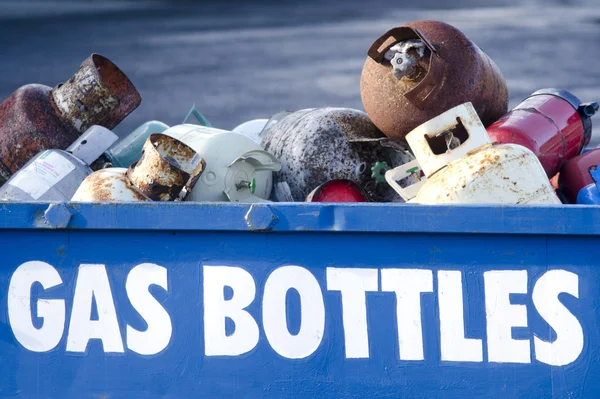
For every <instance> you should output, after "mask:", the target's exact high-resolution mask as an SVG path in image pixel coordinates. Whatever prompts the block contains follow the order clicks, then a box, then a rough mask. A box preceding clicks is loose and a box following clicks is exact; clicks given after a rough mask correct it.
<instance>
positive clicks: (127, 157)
mask: <svg viewBox="0 0 600 399" xmlns="http://www.w3.org/2000/svg"><path fill="white" fill-rule="evenodd" d="M192 117H194V118H192ZM194 119H195V121H194ZM188 121H189V122H188ZM183 123H194V124H199V125H202V126H210V122H209V121H208V120H207V119H206V118H205V117H204V116H203V115H202V114H201V113H200V112H199V111H198V110H197V109H196V104H194V105H192V108H191V109H190V111H189V112H188V113H187V115H186V117H185V119H184V120H183ZM168 128H169V126H168V125H166V124H164V123H162V122H160V121H148V122H145V123H143V124H142V125H140V126H138V127H137V128H136V129H135V130H134V131H133V132H131V133H130V134H128V135H127V136H125V137H124V138H123V139H122V140H121V141H119V142H118V143H117V144H116V145H115V146H114V147H112V148H111V149H109V150H108V151H106V152H105V153H104V154H103V155H102V156H101V157H100V158H99V159H98V161H97V162H96V163H95V164H94V165H92V169H94V170H98V169H101V168H110V167H117V168H127V167H129V166H130V165H131V164H132V163H134V162H136V161H138V160H139V159H140V157H141V156H142V147H143V146H144V144H145V143H146V140H148V137H150V135H151V134H153V133H162V132H164V131H165V130H167V129H168Z"/></svg>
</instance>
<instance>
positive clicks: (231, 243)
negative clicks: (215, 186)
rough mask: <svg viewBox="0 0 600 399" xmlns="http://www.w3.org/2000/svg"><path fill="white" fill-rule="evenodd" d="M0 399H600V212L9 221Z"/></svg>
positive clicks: (111, 211)
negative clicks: (386, 398)
mask: <svg viewBox="0 0 600 399" xmlns="http://www.w3.org/2000/svg"><path fill="white" fill-rule="evenodd" d="M0 228H1V229H0V250H1V253H2V258H1V259H2V263H1V268H0V397H2V398H13V397H19V398H192V397H207V398H217V397H218V398H221V397H228V398H233V397H235V398H258V397H274V398H317V397H328V398H371V397H393V398H400V397H411V398H437V397H444V398H471V397H494V398H505V397H506V398H515V397H522V398H598V395H599V392H600V361H598V359H599V358H600V350H599V348H600V317H599V313H598V308H599V306H600V289H599V287H600V284H599V282H600V267H599V263H598V248H600V207H598V206H577V205H574V206H555V207H536V206H521V207H503V206H489V207H488V206H456V205H455V206H421V205H404V204H363V205H351V204H335V205H334V204H321V203H312V204H305V203H298V204H230V203H227V204H204V203H195V204H194V203H161V204H158V203H134V204H114V203H106V204H82V203H53V204H44V203H28V204H24V203H21V204H15V203H6V204H2V205H0Z"/></svg>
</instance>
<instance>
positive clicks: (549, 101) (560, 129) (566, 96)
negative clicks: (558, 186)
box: [487, 89, 598, 177]
mask: <svg viewBox="0 0 600 399" xmlns="http://www.w3.org/2000/svg"><path fill="white" fill-rule="evenodd" d="M597 111H598V103H597V102H592V103H585V104H582V103H581V101H579V99H578V98H577V97H575V96H574V95H573V94H571V93H569V92H568V91H566V90H556V89H542V90H538V91H536V92H535V93H533V94H532V95H530V96H529V97H527V98H526V99H525V100H524V101H523V102H521V104H519V105H517V106H516V107H515V108H514V109H513V110H512V111H510V112H509V113H508V114H506V115H504V116H503V117H502V118H500V119H499V120H498V121H497V122H495V123H494V124H493V125H491V126H490V127H488V128H487V132H488V134H489V136H490V139H492V141H495V142H498V143H507V144H520V145H522V146H524V147H527V148H529V149H530V150H531V151H533V153H534V154H535V155H537V157H538V158H539V159H540V162H541V163H542V166H543V167H544V170H545V171H546V173H547V175H548V177H553V176H554V175H556V173H558V171H559V170H560V168H561V166H562V165H563V164H564V163H565V161H567V160H569V159H571V158H573V157H575V156H577V155H578V154H580V153H581V150H583V147H585V146H586V145H587V144H588V143H589V142H590V138H591V136H592V121H591V120H590V117H591V116H592V115H594V114H595V113H596V112H597Z"/></svg>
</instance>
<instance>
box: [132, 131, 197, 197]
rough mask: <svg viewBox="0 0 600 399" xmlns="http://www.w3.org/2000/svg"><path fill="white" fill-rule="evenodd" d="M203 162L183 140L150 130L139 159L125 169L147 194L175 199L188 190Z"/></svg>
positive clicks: (138, 186) (193, 183)
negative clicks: (151, 132)
mask: <svg viewBox="0 0 600 399" xmlns="http://www.w3.org/2000/svg"><path fill="white" fill-rule="evenodd" d="M205 166H206V163H205V162H204V160H203V159H202V158H201V157H200V156H199V155H198V154H197V153H196V151H194V150H193V149H191V148H190V147H189V146H187V145H186V144H184V143H182V142H181V141H179V140H177V139H175V138H173V137H169V136H166V135H164V134H152V135H150V137H148V140H147V141H146V144H144V147H143V149H142V157H141V158H140V160H139V161H138V162H136V163H134V164H133V165H131V166H130V167H129V169H128V170H127V177H128V179H129V180H130V181H131V183H132V184H134V185H135V186H136V187H137V188H138V189H139V190H140V191H141V192H142V193H143V194H144V195H145V196H147V197H148V198H150V199H152V200H155V201H174V200H176V199H184V198H185V197H186V196H187V195H188V194H189V192H190V191H191V189H192V188H193V187H194V185H195V184H196V182H197V181H198V178H199V177H200V175H201V174H202V172H203V170H204V168H205Z"/></svg>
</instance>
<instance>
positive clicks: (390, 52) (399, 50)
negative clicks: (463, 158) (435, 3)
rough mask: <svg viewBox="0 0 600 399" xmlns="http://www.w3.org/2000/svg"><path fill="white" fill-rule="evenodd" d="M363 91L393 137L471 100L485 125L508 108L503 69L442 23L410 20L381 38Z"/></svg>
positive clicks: (371, 55)
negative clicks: (501, 70)
mask: <svg viewBox="0 0 600 399" xmlns="http://www.w3.org/2000/svg"><path fill="white" fill-rule="evenodd" d="M360 92H361V97H362V102H363V105H364V107H365V110H366V111H367V114H368V115H369V117H370V118H371V120H372V121H373V123H374V124H375V125H376V126H377V127H378V128H379V129H380V130H381V131H382V132H383V133H384V134H385V135H386V136H388V137H392V138H404V136H405V135H406V134H407V133H408V132H410V131H411V130H413V129H414V128H416V127H417V126H419V125H421V124H422V123H424V122H426V121H428V120H430V119H432V118H434V117H436V116H438V115H440V114H441V113H443V112H445V111H447V110H449V109H451V108H453V107H455V106H458V105H460V104H463V103H466V102H471V103H472V104H473V106H474V107H475V110H476V111H477V114H478V115H479V118H480V119H481V121H482V122H483V124H484V125H485V126H489V125H490V124H492V123H493V122H495V121H496V120H498V119H499V118H500V117H501V116H502V115H504V114H505V113H506V112H507V110H508V88H507V87H506V82H505V80H504V77H503V76H502V72H500V69H499V68H498V67H497V66H496V64H495V63H494V62H493V61H492V60H491V59H490V58H489V57H488V56H487V55H486V54H485V53H484V52H483V51H481V49H480V48H479V47H477V45H476V44H475V43H473V42H472V41H471V40H470V39H469V38H468V37H467V36H465V35H464V34H463V33H462V32H461V31H459V30H458V29H456V28H454V27H453V26H450V25H448V24H446V23H443V22H438V21H415V22H411V23H408V24H406V25H403V26H400V27H397V28H394V29H391V30H390V31H388V32H386V33H385V34H384V35H383V36H381V37H380V38H379V39H377V40H376V41H375V42H374V43H373V45H372V46H371V48H370V49H369V51H368V57H367V60H366V61H365V65H364V67H363V71H362V77H361V82H360Z"/></svg>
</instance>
